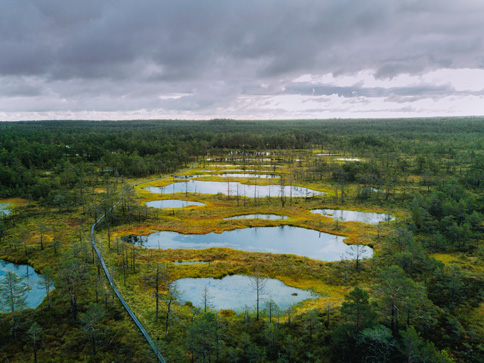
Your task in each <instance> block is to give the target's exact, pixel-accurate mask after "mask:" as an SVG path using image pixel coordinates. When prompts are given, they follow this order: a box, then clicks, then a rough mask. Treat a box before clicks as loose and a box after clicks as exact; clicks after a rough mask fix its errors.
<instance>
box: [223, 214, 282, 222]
mask: <svg viewBox="0 0 484 363" xmlns="http://www.w3.org/2000/svg"><path fill="white" fill-rule="evenodd" d="M231 219H266V220H286V219H287V216H280V215H278V214H242V215H240V216H234V217H227V218H224V221H228V220H231Z"/></svg>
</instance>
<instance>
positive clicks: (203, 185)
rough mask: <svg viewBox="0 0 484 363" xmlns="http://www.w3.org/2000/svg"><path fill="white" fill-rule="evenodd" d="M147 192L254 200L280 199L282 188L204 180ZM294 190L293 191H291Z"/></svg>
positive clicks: (305, 192) (297, 191)
mask: <svg viewBox="0 0 484 363" xmlns="http://www.w3.org/2000/svg"><path fill="white" fill-rule="evenodd" d="M145 189H146V190H148V191H150V192H152V193H161V194H170V193H201V194H204V193H206V194H218V193H221V194H225V195H227V193H230V195H231V196H235V195H237V194H238V195H239V196H245V197H251V198H253V197H254V195H257V197H267V196H271V197H278V196H279V197H280V196H281V186H280V185H254V184H242V183H239V182H230V183H227V182H214V181H203V180H188V181H186V182H178V183H172V184H169V185H167V186H166V187H147V188H145ZM237 189H238V193H237ZM291 189H292V191H291ZM282 191H283V193H284V195H285V196H286V197H289V196H290V195H291V193H292V196H293V197H311V196H314V195H323V194H325V193H324V192H320V191H317V190H313V189H308V188H303V187H297V186H292V187H291V186H289V185H285V186H284V187H283V188H282Z"/></svg>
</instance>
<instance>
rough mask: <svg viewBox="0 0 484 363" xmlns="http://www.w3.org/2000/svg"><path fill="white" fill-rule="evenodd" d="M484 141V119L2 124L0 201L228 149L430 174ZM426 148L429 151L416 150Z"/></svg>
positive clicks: (150, 170)
mask: <svg viewBox="0 0 484 363" xmlns="http://www.w3.org/2000/svg"><path fill="white" fill-rule="evenodd" d="M483 134H484V121H483V119H481V118H463V119H457V118H455V119H437V118H436V119H389V120H371V119H368V120H339V119H335V120H298V121H234V120H211V121H177V120H158V121H157V120H148V121H31V122H0V197H9V196H22V197H31V198H34V199H39V198H41V197H45V195H44V194H45V193H44V192H43V191H42V190H46V189H49V188H54V189H55V187H56V186H55V185H47V186H46V185H45V184H46V183H47V182H46V181H45V180H43V179H45V178H44V177H45V173H46V172H47V173H48V174H51V173H52V174H56V175H58V176H59V177H60V179H68V181H69V183H68V184H75V182H76V179H79V178H82V177H85V176H86V175H93V174H96V173H97V174H98V175H102V174H103V173H106V172H109V173H112V174H116V176H125V177H144V176H148V175H153V174H162V173H168V172H172V171H174V170H176V169H178V168H180V167H182V166H184V165H186V164H187V163H188V162H189V161H192V160H195V159H196V158H198V157H200V156H204V155H207V153H209V152H213V153H217V150H224V149H242V150H266V149H304V148H311V147H319V148H322V149H327V150H333V151H335V152H344V153H347V152H348V153H355V154H357V153H364V154H365V155H373V154H376V153H378V154H381V153H382V152H383V153H385V154H389V155H390V154H393V155H398V154H399V153H402V152H404V153H413V154H414V155H418V154H421V155H422V157H421V160H420V163H421V164H422V165H423V164H425V165H424V166H425V167H427V166H428V167H430V168H431V167H433V166H434V165H435V162H434V161H432V160H430V159H429V156H430V155H432V154H435V155H442V154H449V153H453V154H456V153H457V152H458V151H459V150H466V152H470V151H473V150H480V149H482V147H483V146H484V138H483V137H482V136H483ZM420 140H426V141H427V143H421V142H416V141H420ZM443 141H446V142H445V144H444V143H443ZM444 145H445V146H444ZM473 162H474V164H476V165H478V167H479V168H480V169H479V170H478V171H475V172H473V173H472V175H468V176H467V178H468V180H469V182H470V183H474V184H480V180H481V176H480V175H481V174H482V173H483V172H482V168H481V166H483V165H484V162H483V161H482V158H481V159H479V158H476V159H475V160H473ZM427 164H428V165H427ZM429 170H430V169H429ZM66 173H68V174H71V175H68V176H66V175H65V174H66ZM73 178H74V179H75V180H72V179H73ZM51 182H52V180H51V179H50V181H49V183H51ZM54 182H55V180H54ZM59 182H62V181H61V180H59ZM49 183H47V184H49Z"/></svg>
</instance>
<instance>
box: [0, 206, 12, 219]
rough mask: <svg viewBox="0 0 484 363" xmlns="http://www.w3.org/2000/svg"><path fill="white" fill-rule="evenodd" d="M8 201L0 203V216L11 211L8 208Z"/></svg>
mask: <svg viewBox="0 0 484 363" xmlns="http://www.w3.org/2000/svg"><path fill="white" fill-rule="evenodd" d="M9 206H10V203H0V217H1V216H7V215H9V214H10V213H12V211H11V210H10V209H9Z"/></svg>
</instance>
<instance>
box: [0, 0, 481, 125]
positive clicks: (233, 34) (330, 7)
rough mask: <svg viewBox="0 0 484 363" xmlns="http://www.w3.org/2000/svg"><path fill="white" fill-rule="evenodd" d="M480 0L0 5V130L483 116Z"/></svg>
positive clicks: (122, 0) (47, 0)
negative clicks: (73, 122) (4, 124)
mask: <svg viewBox="0 0 484 363" xmlns="http://www.w3.org/2000/svg"><path fill="white" fill-rule="evenodd" d="M483 37H484V1H483V0H292V1H288V0H171V1H165V0H82V1H72V0H71V1H69V0H0V120H32V119H141V118H175V119H211V118H235V119H292V118H338V117H341V118H344V117H354V118H367V117H423V116H461V115H484V39H483Z"/></svg>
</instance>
